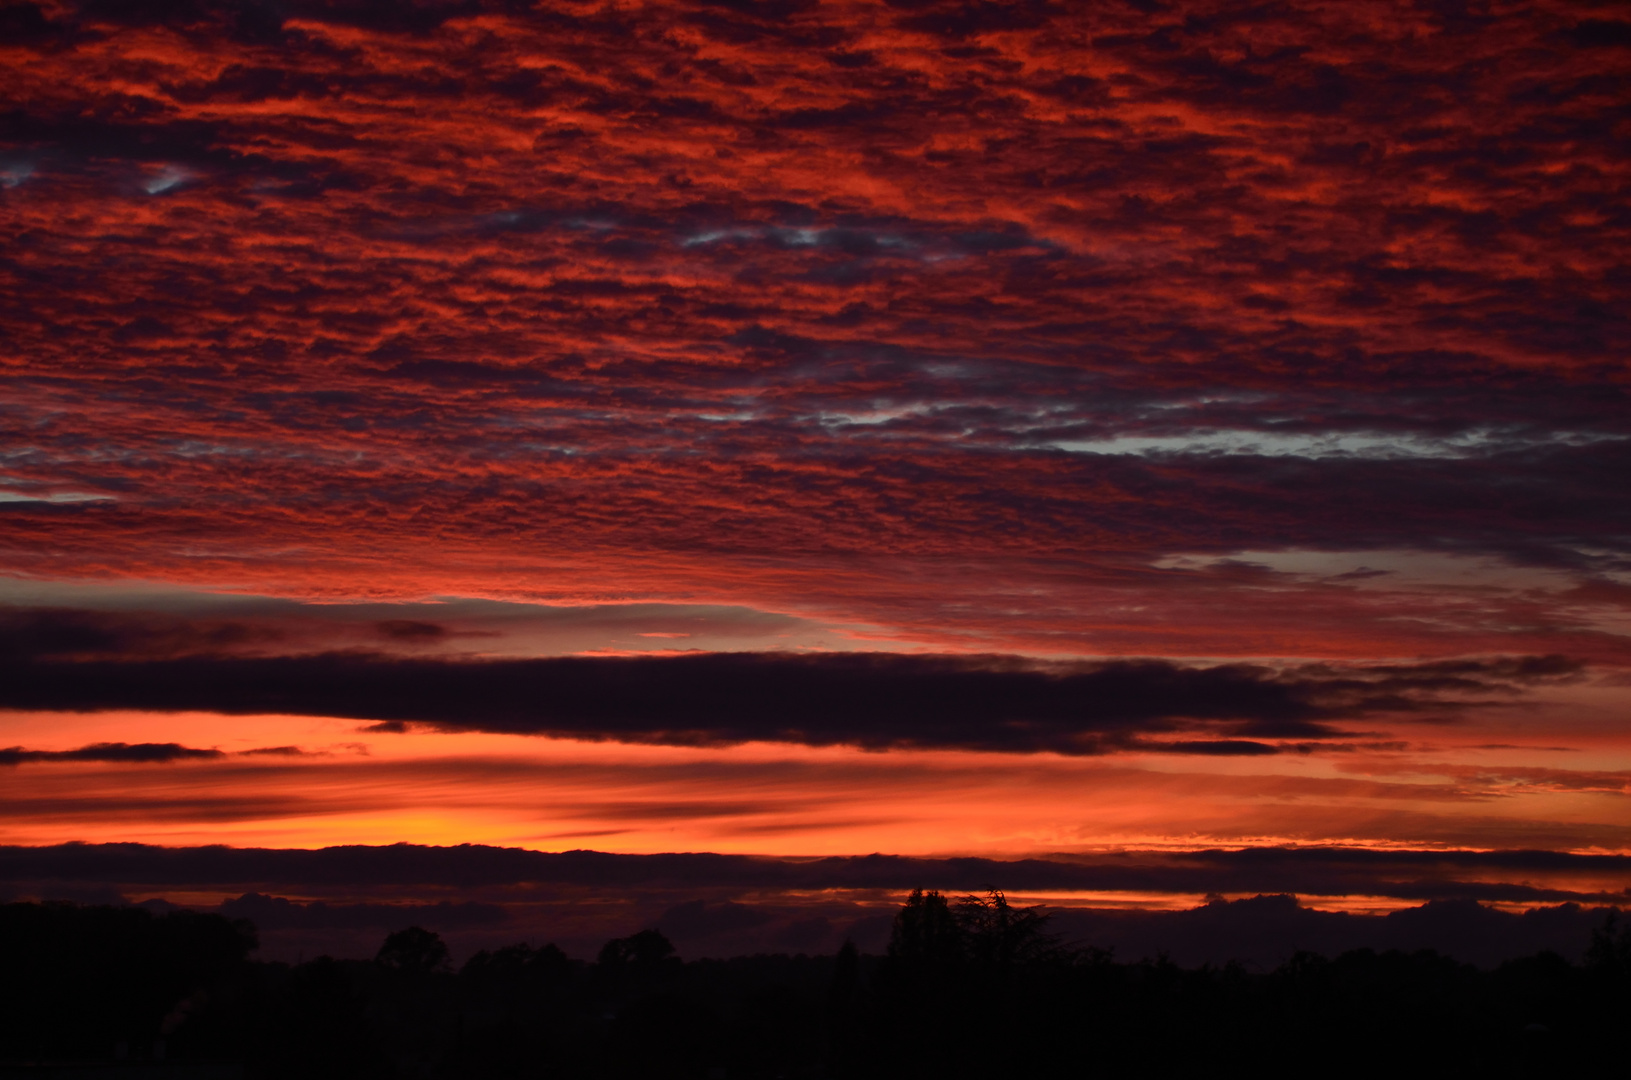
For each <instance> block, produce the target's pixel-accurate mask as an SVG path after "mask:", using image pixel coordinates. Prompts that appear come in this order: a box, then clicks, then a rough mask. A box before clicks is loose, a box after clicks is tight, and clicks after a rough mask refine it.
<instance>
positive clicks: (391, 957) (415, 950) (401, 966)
mask: <svg viewBox="0 0 1631 1080" xmlns="http://www.w3.org/2000/svg"><path fill="white" fill-rule="evenodd" d="M451 961H452V958H451V957H450V956H449V955H448V951H447V946H446V945H445V944H443V943H442V939H441V937H440V936H438V935H437V934H435V933H432V932H431V931H429V930H426V929H423V928H422V927H418V926H410V927H408V928H407V929H406V930H398V931H397V932H396V933H394V934H391V935H389V936H388V937H386V939H385V944H383V945H381V946H380V947H379V953H378V954H377V955H376V956H375V957H374V963H376V964H378V965H379V966H380V967H382V968H385V969H387V970H389V971H400V972H404V973H409V972H413V973H422V974H427V975H428V974H430V973H432V972H443V971H449V970H451V969H452V962H451Z"/></svg>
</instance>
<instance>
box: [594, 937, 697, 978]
mask: <svg viewBox="0 0 1631 1080" xmlns="http://www.w3.org/2000/svg"><path fill="white" fill-rule="evenodd" d="M600 963H601V965H602V966H604V967H608V968H624V967H627V968H633V969H635V970H637V971H651V970H656V969H658V968H663V967H668V966H672V965H675V964H678V963H679V957H677V956H676V955H675V954H674V943H673V942H671V941H669V940H668V938H666V937H664V936H663V933H662V931H660V930H642V931H640V932H639V933H638V934H632V935H630V936H629V937H626V938H613V939H612V940H610V941H608V942H607V943H606V944H605V945H602V946H601V948H600Z"/></svg>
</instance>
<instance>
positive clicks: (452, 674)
mask: <svg viewBox="0 0 1631 1080" xmlns="http://www.w3.org/2000/svg"><path fill="white" fill-rule="evenodd" d="M1578 671H1579V665H1578V664H1575V663H1573V662H1570V661H1568V660H1566V659H1564V658H1561V657H1519V658H1503V659H1496V660H1483V661H1474V660H1464V661H1453V662H1448V661H1447V662H1437V663H1429V664H1419V665H1413V666H1405V665H1380V666H1375V667H1369V668H1366V667H1350V668H1346V669H1343V668H1337V667H1333V666H1330V665H1320V666H1310V667H1305V668H1300V669H1293V670H1290V671H1284V672H1276V671H1273V670H1271V669H1268V668H1264V667H1254V666H1250V665H1243V664H1236V665H1223V666H1216V667H1187V666H1183V665H1178V664H1174V663H1171V662H1167V661H1157V660H1144V661H1115V662H1106V663H1093V664H1086V663H1078V664H1072V665H1052V666H1043V665H1038V664H1036V663H1035V662H1030V661H1026V660H1023V659H1021V658H1016V657H992V656H985V657H931V656H902V655H897V654H888V653H847V654H818V655H809V656H797V655H786V654H765V653H697V654H687V655H680V656H659V657H617V658H587V657H562V658H554V659H542V660H492V661H440V660H412V659H402V658H392V657H387V656H380V655H368V654H359V653H324V654H319V655H314V656H304V657H275V658H254V659H239V658H224V657H216V656H208V655H204V656H192V657H185V658H180V659H173V660H133V661H123V660H116V661H106V660H80V661H55V660H27V659H25V660H22V661H19V662H13V663H10V664H4V665H0V707H7V708H12V709H30V710H39V709H45V710H77V711H88V710H97V709H141V710H156V711H188V710H194V711H207V712H215V713H227V714H245V713H268V712H271V713H284V714H292V715H309V716H333V717H353V718H356V719H363V720H375V721H382V722H383V724H382V725H381V726H380V727H379V728H378V730H382V731H392V730H400V729H401V725H402V724H403V723H404V722H416V723H423V724H429V725H433V726H435V727H437V728H440V729H442V730H449V731H460V730H463V731H487V732H504V733H513V734H533V735H549V736H554V737H568V738H579V739H612V740H618V741H627V742H652V743H667V744H673V745H695V746H718V745H729V744H733V743H742V742H749V741H772V742H794V743H804V744H807V745H813V746H830V745H835V744H843V745H850V746H859V747H864V748H868V749H879V750H881V749H888V748H906V747H913V748H919V749H960V750H994V751H1009V752H1035V751H1053V752H1056V753H1066V754H1099V753H1106V752H1111V751H1115V750H1129V749H1142V750H1157V751H1161V750H1164V751H1168V752H1173V753H1190V754H1209V755H1225V756H1227V755H1260V754H1273V753H1277V752H1279V750H1280V749H1281V748H1282V747H1281V745H1280V744H1277V743H1271V742H1263V741H1260V740H1262V739H1275V740H1321V741H1323V740H1327V739H1331V738H1333V737H1335V738H1339V739H1340V738H1344V737H1351V733H1347V732H1344V731H1342V730H1341V729H1340V728H1338V727H1335V726H1333V722H1334V721H1339V720H1353V719H1360V718H1366V717H1378V716H1386V717H1399V716H1407V717H1408V716H1426V717H1433V718H1438V719H1442V718H1444V717H1445V716H1447V715H1452V714H1453V713H1454V712H1455V711H1456V710H1457V709H1458V708H1459V707H1463V706H1464V705H1465V704H1467V703H1480V702H1487V701H1488V700H1489V699H1490V698H1491V697H1492V696H1493V697H1496V698H1499V697H1502V696H1508V697H1509V696H1510V695H1512V694H1513V693H1515V692H1516V691H1517V690H1518V689H1520V688H1522V687H1524V686H1526V685H1529V684H1534V683H1537V682H1545V681H1549V680H1556V679H1558V678H1567V677H1571V676H1574V675H1576V674H1577V673H1578ZM1196 729H1200V730H1206V731H1210V732H1211V733H1212V735H1213V737H1208V738H1201V739H1191V738H1183V737H1179V738H1176V739H1161V738H1159V737H1160V736H1162V735H1171V734H1174V733H1183V732H1185V731H1193V730H1196ZM1219 735H1228V736H1237V737H1233V738H1231V737H1216V736H1219ZM1312 745H1314V743H1310V742H1302V743H1297V744H1293V748H1296V749H1302V750H1307V749H1309V748H1311V746H1312Z"/></svg>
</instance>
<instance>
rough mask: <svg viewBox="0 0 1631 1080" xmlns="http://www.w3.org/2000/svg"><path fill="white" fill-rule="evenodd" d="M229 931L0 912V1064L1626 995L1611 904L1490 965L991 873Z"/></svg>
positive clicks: (780, 1046)
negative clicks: (863, 940)
mask: <svg viewBox="0 0 1631 1080" xmlns="http://www.w3.org/2000/svg"><path fill="white" fill-rule="evenodd" d="M254 944H255V931H254V928H253V926H251V925H249V924H248V923H245V922H242V921H239V922H231V921H229V920H227V919H225V918H223V917H221V916H219V915H205V914H197V913H192V912H186V911H175V912H171V913H169V914H167V915H162V916H155V915H153V914H152V913H150V912H149V911H147V910H144V909H141V908H135V907H77V906H73V905H68V904H45V905H39V904H11V905H7V906H5V907H3V908H0V963H3V965H4V979H3V987H0V994H3V999H0V1061H4V1062H6V1063H7V1064H6V1065H3V1066H0V1076H10V1075H24V1076H26V1075H34V1076H46V1075H54V1076H59V1077H65V1076H69V1075H74V1076H87V1077H88V1076H93V1075H94V1076H101V1075H110V1076H112V1075H126V1076H130V1077H136V1076H138V1075H142V1074H145V1075H148V1076H153V1077H157V1076H159V1075H160V1071H159V1070H161V1069H162V1070H164V1072H163V1075H166V1076H175V1077H184V1076H196V1077H200V1078H202V1077H204V1076H206V1075H208V1076H243V1077H246V1078H251V1080H253V1078H257V1077H347V1078H351V1077H356V1078H373V1077H378V1078H387V1077H404V1078H407V1077H416V1078H417V1077H424V1078H444V1077H445V1078H472V1080H476V1078H494V1080H507V1078H512V1077H513V1078H520V1077H529V1078H530V1077H563V1078H566V1077H640V1078H646V1077H654V1078H655V1077H696V1078H699V1080H701V1078H710V1080H711V1078H717V1077H727V1078H733V1080H734V1078H749V1077H823V1076H825V1077H847V1076H854V1077H871V1076H880V1077H882V1076H889V1077H913V1076H981V1077H1032V1076H1035V1077H1048V1076H1086V1075H1096V1074H1102V1075H1171V1074H1176V1073H1178V1072H1180V1071H1182V1072H1189V1071H1197V1072H1199V1071H1204V1072H1212V1073H1219V1072H1221V1073H1226V1074H1234V1073H1247V1072H1250V1073H1254V1074H1258V1075H1290V1074H1293V1073H1296V1074H1302V1073H1307V1072H1313V1071H1322V1072H1333V1071H1334V1072H1337V1073H1348V1072H1352V1071H1354V1070H1357V1069H1370V1070H1377V1069H1385V1070H1389V1071H1392V1072H1403V1073H1405V1074H1419V1073H1427V1072H1433V1073H1437V1074H1441V1075H1444V1074H1448V1075H1463V1074H1472V1073H1482V1074H1486V1075H1487V1074H1493V1075H1544V1074H1546V1073H1554V1074H1555V1071H1556V1070H1559V1069H1568V1068H1582V1069H1584V1068H1594V1067H1601V1066H1603V1065H1610V1066H1612V1065H1613V1064H1614V1063H1616V1062H1617V1063H1618V1064H1619V1067H1622V1068H1623V1067H1624V1063H1625V1061H1626V1060H1627V1056H1626V1044H1627V1038H1626V1034H1625V1032H1626V1023H1627V1016H1628V1015H1631V931H1628V929H1627V928H1626V927H1624V926H1623V925H1621V924H1618V923H1617V922H1616V920H1615V918H1614V917H1613V916H1610V917H1609V918H1608V920H1607V921H1606V923H1605V925H1604V926H1603V927H1602V928H1601V929H1600V930H1598V931H1597V932H1596V933H1595V934H1594V935H1593V938H1592V940H1591V941H1590V942H1589V944H1588V943H1582V944H1583V945H1586V946H1587V947H1586V949H1585V954H1584V955H1585V961H1584V963H1581V964H1574V963H1570V962H1569V961H1568V960H1565V959H1564V958H1562V957H1560V956H1558V955H1556V954H1552V953H1542V954H1539V955H1536V956H1532V957H1528V958H1525V959H1520V960H1514V961H1509V962H1507V963H1505V964H1502V965H1501V966H1499V967H1497V968H1494V969H1492V970H1480V969H1478V968H1475V967H1472V966H1469V965H1465V964H1461V963H1458V962H1456V961H1454V960H1452V959H1449V958H1447V957H1444V956H1441V955H1438V954H1436V953H1432V952H1415V953H1401V952H1384V953H1376V952H1372V951H1369V950H1359V951H1354V952H1348V953H1344V954H1342V955H1340V956H1337V957H1335V958H1332V959H1328V958H1325V957H1321V956H1317V955H1313V954H1309V953H1299V954H1298V955H1296V956H1295V957H1293V958H1292V959H1291V960H1290V961H1289V962H1287V963H1285V964H1283V965H1281V966H1280V967H1279V968H1277V969H1275V970H1272V971H1257V970H1248V969H1247V968H1245V967H1242V966H1239V965H1227V966H1224V967H1203V968H1199V969H1188V970H1186V969H1182V968H1179V967H1177V966H1175V965H1173V964H1172V963H1170V962H1168V961H1166V960H1165V959H1164V958H1160V957H1157V958H1153V959H1152V958H1144V959H1139V960H1137V961H1134V962H1120V961H1118V960H1117V958H1115V957H1113V956H1111V955H1109V954H1106V953H1104V952H1101V951H1097V950H1095V949H1092V948H1090V947H1084V946H1079V945H1071V944H1067V943H1064V942H1061V941H1059V940H1057V938H1056V937H1054V936H1053V935H1051V934H1050V933H1049V930H1048V926H1047V920H1046V918H1045V916H1043V915H1042V914H1041V913H1040V912H1037V911H1034V910H1030V909H1020V908H1014V907H1010V906H1008V905H1007V903H1006V902H1005V901H1004V900H1003V898H1002V896H1001V894H998V893H992V894H989V895H988V896H985V897H967V898H964V899H963V900H961V901H957V902H954V903H947V902H946V901H945V900H944V899H942V898H941V897H939V896H938V895H937V894H934V893H929V894H914V895H913V897H912V899H911V900H910V901H909V902H908V903H907V904H906V905H905V906H904V907H903V908H902V909H901V911H900V913H899V914H898V915H897V917H896V920H895V926H894V932H893V934H892V937H891V942H890V946H889V952H888V955H887V956H881V957H878V956H860V955H857V954H856V952H855V951H854V949H853V948H848V947H846V948H845V949H844V950H843V951H841V952H840V953H839V954H837V955H836V956H803V955H799V956H753V957H742V958H739V959H733V960H699V961H692V962H689V963H685V962H682V961H681V960H680V959H679V958H677V957H676V956H674V954H673V949H672V947H671V946H670V945H669V943H668V941H667V939H665V938H664V937H663V936H662V935H661V934H660V933H658V932H656V931H643V932H641V933H639V934H635V935H634V936H632V937H628V938H621V939H617V940H614V941H611V942H608V943H607V944H606V946H605V948H604V949H602V950H601V953H600V956H599V958H598V960H597V961H596V962H595V963H584V962H581V961H574V960H570V959H568V958H567V957H566V956H565V955H564V954H563V953H561V952H560V951H559V950H557V949H555V948H554V947H553V946H549V945H545V946H543V947H542V948H536V949H535V948H532V947H530V946H528V945H519V944H518V945H515V946H511V947H509V948H505V949H501V950H498V951H496V952H483V953H479V954H477V955H476V956H474V957H472V958H471V959H470V960H469V961H468V962H466V963H465V964H464V966H463V967H462V968H460V969H459V970H458V971H457V972H456V973H455V972H454V971H453V970H452V969H451V967H450V965H449V963H448V954H447V950H446V948H445V947H444V946H443V944H442V942H441V941H440V939H439V938H438V937H437V936H436V935H435V934H433V933H429V932H428V931H424V930H419V929H417V928H410V929H407V930H403V931H400V932H398V933H395V934H392V935H391V936H390V937H389V938H388V939H387V940H386V941H385V943H384V945H383V946H382V947H381V949H380V951H379V954H378V956H377V957H376V958H375V959H373V960H334V959H330V958H328V957H320V958H317V959H314V960H310V961H307V962H305V963H301V964H297V965H288V964H282V963H264V962H256V961H252V960H249V959H248V956H249V954H250V952H251V951H252V949H253V948H254ZM160 1061H162V1063H163V1064H162V1065H161V1064H160ZM68 1062H79V1063H80V1064H79V1065H77V1066H75V1067H74V1068H73V1070H71V1071H70V1070H69V1069H68V1067H67V1065H66V1063H68ZM205 1063H213V1064H212V1065H211V1066H210V1067H208V1068H206V1067H205Z"/></svg>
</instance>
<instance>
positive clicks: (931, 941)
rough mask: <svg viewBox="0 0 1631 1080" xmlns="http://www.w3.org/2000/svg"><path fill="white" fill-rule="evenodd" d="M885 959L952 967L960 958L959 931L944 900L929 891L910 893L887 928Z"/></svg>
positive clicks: (961, 956) (960, 935)
mask: <svg viewBox="0 0 1631 1080" xmlns="http://www.w3.org/2000/svg"><path fill="white" fill-rule="evenodd" d="M889 957H890V959H892V960H899V961H904V962H907V963H921V962H928V963H935V964H955V963H957V962H958V961H960V960H961V959H962V958H963V931H962V928H961V927H959V926H958V925H957V920H956V919H955V918H953V917H952V913H951V908H950V907H949V906H948V905H947V904H946V898H945V897H943V896H941V895H940V894H939V893H938V892H935V891H933V890H931V891H929V892H924V891H923V890H922V889H913V890H912V895H910V896H908V897H907V898H906V904H905V906H903V907H902V908H901V909H900V911H898V912H896V914H895V923H894V926H893V927H891V928H890V931H889Z"/></svg>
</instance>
